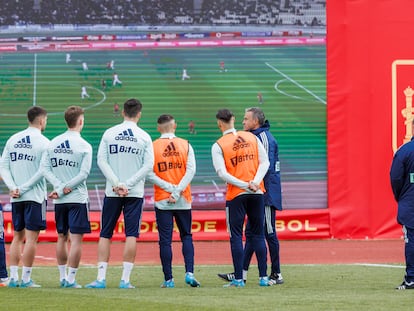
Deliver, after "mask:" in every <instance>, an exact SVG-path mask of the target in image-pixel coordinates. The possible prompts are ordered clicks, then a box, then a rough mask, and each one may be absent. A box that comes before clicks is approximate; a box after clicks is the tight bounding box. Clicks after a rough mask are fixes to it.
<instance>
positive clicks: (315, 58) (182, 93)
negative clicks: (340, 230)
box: [0, 46, 326, 191]
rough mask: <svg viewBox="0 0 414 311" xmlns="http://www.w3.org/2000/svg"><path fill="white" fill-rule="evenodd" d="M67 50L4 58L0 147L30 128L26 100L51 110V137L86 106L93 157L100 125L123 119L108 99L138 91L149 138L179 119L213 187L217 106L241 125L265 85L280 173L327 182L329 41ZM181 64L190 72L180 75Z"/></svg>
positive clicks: (95, 176)
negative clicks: (164, 122) (75, 108)
mask: <svg viewBox="0 0 414 311" xmlns="http://www.w3.org/2000/svg"><path fill="white" fill-rule="evenodd" d="M71 57H72V62H71V63H69V64H66V63H65V53H58V52H46V53H37V54H34V53H4V54H2V55H1V57H0V68H1V71H0V101H1V110H0V118H1V122H0V146H1V147H0V148H1V149H0V150H2V148H3V146H4V143H5V141H6V139H7V138H8V137H9V136H10V135H11V134H13V133H15V132H16V131H18V130H21V129H23V128H25V127H26V117H25V112H26V110H27V109H28V108H29V107H30V106H31V105H41V106H43V107H45V108H46V109H47V110H48V111H49V118H48V127H47V129H46V131H45V135H46V136H47V137H49V138H52V137H54V136H55V135H57V134H59V133H61V132H62V131H64V130H65V123H64V120H63V111H64V110H65V108H66V107H67V106H69V105H80V106H82V107H84V108H85V109H87V112H86V126H85V128H84V131H83V136H84V137H85V138H86V139H87V140H88V141H89V142H90V143H91V144H92V145H93V147H94V153H95V155H96V151H97V147H98V144H99V140H100V137H101V135H102V133H103V131H104V130H105V129H106V128H108V127H109V126H112V125H114V124H116V123H118V122H120V117H116V116H114V114H113V105H114V103H115V102H116V103H119V104H120V105H121V106H122V104H123V102H124V101H125V100H126V99H128V98H130V97H136V98H138V99H140V100H141V101H142V103H143V105H144V108H143V114H142V119H141V121H140V126H141V127H142V128H143V129H145V130H147V131H148V132H149V133H150V135H151V137H152V138H153V139H155V138H157V137H158V133H157V132H156V120H157V117H158V116H159V115H160V114H162V113H170V114H173V115H174V116H175V117H176V119H177V121H178V126H179V128H178V130H177V135H178V136H181V137H184V138H187V139H189V140H190V142H191V144H192V145H193V147H194V149H195V152H196V160H197V174H196V177H195V179H194V181H193V184H194V183H196V184H209V185H211V180H215V181H216V182H217V183H220V181H219V180H218V178H217V176H216V174H215V172H214V170H213V166H212V162H211V156H210V148H211V145H212V144H213V143H214V142H215V140H216V139H217V138H218V137H219V136H220V134H221V133H220V132H219V130H218V129H217V125H216V120H215V113H216V111H217V110H218V109H220V108H230V109H231V110H233V112H234V113H235V114H236V122H237V127H238V128H239V129H241V128H242V125H241V122H242V118H243V114H244V109H245V108H247V107H251V106H257V105H258V103H257V97H256V96H257V93H258V92H261V93H262V94H263V97H264V104H263V105H262V108H263V109H264V112H265V114H266V117H267V118H268V119H269V121H270V124H271V129H272V133H273V134H274V135H275V137H276V138H277V139H278V142H279V148H280V158H281V162H282V180H283V181H285V182H286V181H314V180H326V89H325V85H326V64H325V61H326V51H325V46H277V47H248V48H245V47H231V48H230V47H228V48H227V47H226V48H214V49H210V48H198V49H196V48H186V49H153V50H148V51H142V50H125V51H90V52H76V51H73V52H71ZM110 60H115V71H116V72H117V73H118V74H119V77H120V79H121V80H122V82H123V85H122V86H116V87H112V85H111V82H112V73H113V72H112V71H111V70H109V69H107V68H106V64H107V62H109V61H110ZM221 60H223V61H225V64H226V67H227V69H228V71H227V72H225V73H220V72H219V62H220V61H221ZM83 61H85V62H87V63H88V66H89V70H88V71H87V72H84V71H83V70H82V66H81V63H82V62H83ZM184 67H185V68H187V70H188V74H189V75H190V76H191V79H189V80H185V81H182V80H181V72H182V68H184ZM102 79H104V80H105V81H106V82H107V85H108V87H107V89H106V90H102V86H101V81H102ZM82 85H86V86H87V90H88V93H89V94H90V96H91V97H90V98H89V99H84V100H81V98H80V93H81V86H82ZM190 120H194V122H195V124H196V131H197V134H196V135H190V134H189V133H188V127H187V125H188V123H189V121H190ZM88 182H89V184H90V187H91V188H93V187H94V186H95V185H97V184H103V176H102V175H101V173H100V171H99V169H98V168H97V166H96V157H94V163H93V168H92V173H91V175H90V178H89V180H88ZM2 186H3V185H2ZM3 190H4V189H3ZM0 191H2V189H0Z"/></svg>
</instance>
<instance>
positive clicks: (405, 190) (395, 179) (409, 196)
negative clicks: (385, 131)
mask: <svg viewBox="0 0 414 311" xmlns="http://www.w3.org/2000/svg"><path fill="white" fill-rule="evenodd" d="M390 179H391V187H392V191H393V193H394V198H395V200H396V201H397V202H398V214H397V221H398V223H399V224H400V225H402V230H403V233H404V240H405V263H406V270H405V277H404V280H403V282H402V284H401V285H400V286H398V287H397V289H414V138H413V139H411V141H410V142H408V143H406V144H404V145H403V146H401V147H400V148H399V149H398V150H397V152H396V153H395V155H394V159H393V161H392V165H391V171H390Z"/></svg>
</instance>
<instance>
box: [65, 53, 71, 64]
mask: <svg viewBox="0 0 414 311" xmlns="http://www.w3.org/2000/svg"><path fill="white" fill-rule="evenodd" d="M71 61H72V60H71V58H70V54H69V53H66V64H68V63H70V62H71Z"/></svg>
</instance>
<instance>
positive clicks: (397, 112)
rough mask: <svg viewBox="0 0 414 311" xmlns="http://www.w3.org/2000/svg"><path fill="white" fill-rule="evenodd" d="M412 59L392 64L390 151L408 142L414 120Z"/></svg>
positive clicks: (413, 68)
mask: <svg viewBox="0 0 414 311" xmlns="http://www.w3.org/2000/svg"><path fill="white" fill-rule="evenodd" d="M413 78H414V59H413V60H411V59H398V60H395V61H394V62H393V63H392V149H393V150H394V152H395V151H397V149H398V148H399V147H400V146H401V145H403V144H405V143H406V142H408V141H410V140H411V138H412V136H413V134H412V133H413V120H414V107H413V96H414V79H413Z"/></svg>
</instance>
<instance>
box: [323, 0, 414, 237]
mask: <svg viewBox="0 0 414 311" xmlns="http://www.w3.org/2000/svg"><path fill="white" fill-rule="evenodd" d="M412 7H413V3H412V1H410V0H401V1H398V4H397V3H395V2H394V1H376V0H357V1H355V0H342V1H330V2H328V3H327V14H328V18H327V20H328V28H327V34H328V38H327V68H328V74H327V92H328V105H327V107H328V114H327V122H328V206H329V211H330V214H331V232H332V236H333V237H335V238H397V237H400V236H401V228H400V226H399V225H398V224H397V222H396V212H397V204H396V203H395V201H394V199H393V196H392V192H391V187H390V181H389V170H390V166H391V161H392V157H393V152H394V150H396V148H398V146H400V145H401V144H402V143H403V141H404V139H406V137H405V136H406V133H407V128H406V124H405V122H406V121H407V117H408V118H412V108H411V107H412V106H411V103H409V101H410V100H411V96H412V94H411V91H410V89H409V87H410V86H411V87H414V66H413V64H414V61H413V60H414V54H413V52H412V50H411V49H410V48H409V46H410V38H411V35H412V33H413V32H414V18H413V14H412V12H411V11H412V10H410V8H412Z"/></svg>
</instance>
